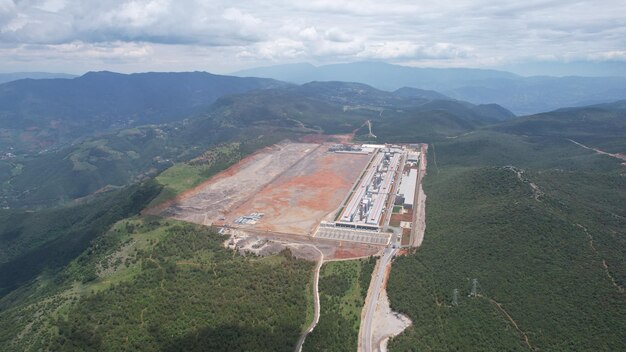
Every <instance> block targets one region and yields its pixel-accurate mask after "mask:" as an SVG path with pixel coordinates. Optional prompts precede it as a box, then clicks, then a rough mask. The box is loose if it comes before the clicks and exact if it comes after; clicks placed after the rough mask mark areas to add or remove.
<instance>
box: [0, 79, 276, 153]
mask: <svg viewBox="0 0 626 352" xmlns="http://www.w3.org/2000/svg"><path fill="white" fill-rule="evenodd" d="M287 85H288V84H286V83H282V82H278V81H275V80H272V79H265V78H240V77H232V76H220V75H213V74H210V73H206V72H184V73H137V74H130V75H127V74H120V73H113V72H89V73H87V74H85V75H83V76H80V77H77V78H73V79H62V78H56V79H22V80H17V81H12V82H8V83H4V84H1V85H0V128H1V133H0V150H5V149H6V148H8V147H12V148H14V149H15V150H21V151H39V150H41V149H44V148H48V147H54V146H55V145H58V144H59V143H63V142H68V141H72V140H73V139H75V138H79V137H82V136H84V135H86V134H90V133H95V132H102V131H106V130H109V129H115V128H124V127H130V126H134V125H141V124H154V123H164V122H170V121H177V120H180V119H183V118H185V117H188V116H189V115H191V114H193V113H194V112H197V111H201V110H202V109H205V108H207V107H208V106H209V105H211V103H213V102H214V101H215V100H216V99H217V98H219V97H221V96H224V95H226V94H233V93H243V92H247V91H250V90H255V89H265V88H275V87H282V86H287Z"/></svg>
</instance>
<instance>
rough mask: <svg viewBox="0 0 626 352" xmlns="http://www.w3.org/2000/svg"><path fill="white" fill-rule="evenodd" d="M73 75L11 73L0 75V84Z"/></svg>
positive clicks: (70, 76)
mask: <svg viewBox="0 0 626 352" xmlns="http://www.w3.org/2000/svg"><path fill="white" fill-rule="evenodd" d="M74 77H76V76H75V75H70V74H67V73H50V72H13V73H0V84H2V83H6V82H11V81H17V80H18V79H27V78H30V79H48V78H74Z"/></svg>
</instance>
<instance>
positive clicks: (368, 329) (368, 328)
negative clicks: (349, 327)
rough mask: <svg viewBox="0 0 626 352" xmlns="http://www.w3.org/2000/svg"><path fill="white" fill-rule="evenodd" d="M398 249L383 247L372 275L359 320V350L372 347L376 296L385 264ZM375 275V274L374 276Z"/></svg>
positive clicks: (382, 277)
mask: <svg viewBox="0 0 626 352" xmlns="http://www.w3.org/2000/svg"><path fill="white" fill-rule="evenodd" d="M397 251H398V250H397V249H394V248H392V247H391V246H389V247H387V248H385V250H384V251H383V255H382V256H381V257H380V260H379V262H378V267H377V270H376V272H375V273H374V274H373V276H372V283H371V284H370V290H369V295H368V299H367V300H366V303H365V306H364V308H363V309H365V313H364V314H363V320H362V321H361V329H360V330H359V339H360V341H359V345H360V346H359V347H360V349H359V350H360V351H363V352H370V351H373V349H372V338H373V336H372V325H373V321H374V313H375V312H376V306H377V305H378V297H379V296H380V291H381V290H382V287H383V283H384V281H385V276H386V273H387V266H388V265H389V263H390V262H391V258H393V256H394V255H395V254H396V252H397ZM374 275H375V276H374Z"/></svg>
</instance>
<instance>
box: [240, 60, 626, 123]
mask: <svg viewBox="0 0 626 352" xmlns="http://www.w3.org/2000/svg"><path fill="white" fill-rule="evenodd" d="M234 74H235V75H237V76H242V77H266V78H274V79H278V80H282V81H286V82H292V83H298V84H302V83H306V82H310V81H314V80H317V81H346V82H360V83H365V84H369V85H371V86H373V87H376V88H378V89H383V90H389V91H393V90H396V89H399V88H403V87H413V88H419V89H425V90H435V91H437V92H440V93H441V94H444V95H446V96H449V97H451V98H454V99H459V100H465V101H468V102H471V103H474V104H488V103H496V104H499V105H502V106H504V107H506V108H507V109H509V110H511V111H513V112H514V113H516V114H517V115H526V114H534V113H538V112H545V111H551V110H555V109H558V108H561V107H564V106H574V107H575V106H585V105H591V104H599V103H605V102H611V101H615V100H620V99H624V98H626V77H575V76H571V77H548V76H534V77H522V76H518V75H515V74H513V73H510V72H505V71H497V70H483V69H468V68H415V67H405V66H398V65H391V64H387V63H378V62H357V63H347V64H334V65H326V66H319V67H316V66H313V65H310V64H291V65H279V66H271V67H260V68H253V69H249V70H243V71H239V72H235V73H234Z"/></svg>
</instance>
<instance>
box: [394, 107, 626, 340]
mask: <svg viewBox="0 0 626 352" xmlns="http://www.w3.org/2000/svg"><path fill="white" fill-rule="evenodd" d="M537 120H541V117H537ZM596 127H597V128H601V127H600V126H596ZM624 172H625V169H624V166H622V165H620V163H619V162H618V161H616V160H614V159H611V158H610V157H607V156H602V155H597V154H595V153H594V152H592V151H589V150H586V149H582V148H580V147H578V146H576V145H574V144H573V143H570V142H569V141H567V140H566V139H564V138H559V137H538V136H535V137H523V136H515V135H510V134H501V133H494V132H486V131H485V132H483V131H479V132H474V133H471V134H468V135H465V136H460V137H458V138H457V139H453V140H450V141H446V142H440V143H435V144H434V145H431V149H430V152H429V174H428V176H427V177H426V178H425V185H424V187H425V192H426V194H427V195H428V201H427V203H428V206H427V228H426V235H425V240H424V244H423V246H422V247H421V248H420V249H419V250H418V251H417V252H416V253H415V254H411V255H408V256H406V257H402V258H399V259H397V260H396V261H395V262H394V264H393V268H392V272H391V277H390V280H389V284H388V292H389V297H390V300H391V304H392V307H393V309H394V310H397V311H399V312H402V313H405V314H407V315H408V316H409V317H410V318H411V319H412V320H413V325H412V326H411V327H410V328H409V329H408V330H407V331H406V332H405V333H403V334H402V335H400V336H398V337H397V338H395V339H393V341H392V343H391V345H390V350H392V351H408V350H415V349H417V350H458V351H465V350H476V351H502V350H520V351H524V350H545V351H572V350H576V351H614V350H619V349H620V348H621V346H624V344H625V343H626V335H624V334H623V331H626V313H625V311H624V310H623V309H622V308H623V307H624V306H625V304H626V295H625V294H624V285H625V284H626V266H625V265H624V262H623V260H622V259H623V258H624V257H626V242H625V240H624V239H625V238H626V236H625V235H626V233H625V232H624V229H625V228H626V220H625V219H626V218H625V217H624V215H626V209H625V208H624V202H623V200H624V199H626V178H624ZM473 279H476V280H477V285H476V287H477V289H476V293H477V295H476V296H470V294H471V292H472V280H473ZM455 290H458V291H457V294H455ZM455 296H456V298H455Z"/></svg>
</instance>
